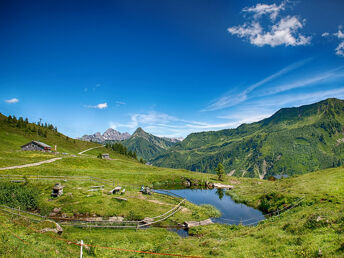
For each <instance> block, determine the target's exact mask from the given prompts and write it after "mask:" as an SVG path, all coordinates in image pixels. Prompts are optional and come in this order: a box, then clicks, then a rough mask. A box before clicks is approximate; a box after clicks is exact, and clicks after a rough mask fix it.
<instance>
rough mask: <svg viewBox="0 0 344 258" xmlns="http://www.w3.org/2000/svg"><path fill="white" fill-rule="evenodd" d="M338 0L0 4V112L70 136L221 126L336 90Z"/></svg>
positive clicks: (341, 33)
mask: <svg viewBox="0 0 344 258" xmlns="http://www.w3.org/2000/svg"><path fill="white" fill-rule="evenodd" d="M343 11H344V2H343V1H341V0H338V1H336V0H331V1H323V0H321V1H320V0H312V1H302V0H299V1H292V0H290V1H262V0H261V1H226V0H224V1H216V0H211V1H210V0H209V1H201V0H199V1H196V0H188V1H182V0H171V1H169V0H164V1H160V0H156V1H149V0H146V1H142V0H139V1H131V0H123V1H114V0H112V1H110V0H107V1H105V0H101V1H87V0H84V1H72V0H69V1H63V0H59V1H55V0H50V1H45V0H44V1H34V0H33V1H16V0H3V1H1V2H0V33H1V38H2V40H1V41H0V87H1V91H0V112H1V113H3V114H5V115H9V114H15V115H16V116H23V117H28V118H29V119H30V120H32V121H38V120H39V119H40V118H42V119H43V121H45V122H49V123H53V124H54V125H56V126H57V127H58V128H59V130H60V131H61V132H63V133H65V134H67V135H69V136H71V137H78V136H82V135H83V134H90V133H94V132H96V131H100V132H103V131H105V130H106V129H107V128H109V127H113V128H115V129H117V130H119V131H122V132H124V131H128V132H129V133H132V132H133V131H134V130H135V129H136V128H137V127H139V126H141V127H143V128H144V129H145V130H146V131H148V132H150V133H153V134H156V135H159V136H171V137H178V136H183V137H185V136H186V135H188V134H189V133H191V132H198V131H207V130H220V129H224V128H233V127H236V126H238V125H240V124H241V123H248V122H253V121H258V120H260V119H262V118H265V117H268V116H269V115H271V114H273V113H274V112H276V111H277V110H278V109H280V108H282V107H290V106H298V105H303V104H309V103H313V102H316V101H319V100H322V99H325V98H328V97H337V98H344V27H342V26H344V19H343Z"/></svg>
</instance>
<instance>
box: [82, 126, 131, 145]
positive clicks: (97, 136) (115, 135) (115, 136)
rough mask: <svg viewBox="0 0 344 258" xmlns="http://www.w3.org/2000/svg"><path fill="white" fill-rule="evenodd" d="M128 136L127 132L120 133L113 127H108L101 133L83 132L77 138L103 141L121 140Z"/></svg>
mask: <svg viewBox="0 0 344 258" xmlns="http://www.w3.org/2000/svg"><path fill="white" fill-rule="evenodd" d="M130 137H131V135H130V134H129V133H127V132H124V133H121V132H119V131H117V130H115V129H113V128H109V129H107V130H106V131H105V132H104V133H103V134H101V133H100V132H96V133H94V134H90V135H87V134H85V135H83V136H82V137H80V138H79V139H80V140H83V141H88V142H98V143H104V142H105V141H123V140H126V139H128V138H130Z"/></svg>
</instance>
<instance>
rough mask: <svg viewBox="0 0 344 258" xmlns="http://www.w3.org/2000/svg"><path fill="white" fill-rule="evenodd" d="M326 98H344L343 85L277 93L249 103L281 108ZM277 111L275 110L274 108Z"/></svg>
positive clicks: (257, 105)
mask: <svg viewBox="0 0 344 258" xmlns="http://www.w3.org/2000/svg"><path fill="white" fill-rule="evenodd" d="M327 98H339V99H343V98H344V86H342V87H339V88H336V89H329V90H321V91H315V92H310V93H299V94H289V95H283V96H281V95H277V96H276V97H271V98H266V99H264V100H259V101H254V102H252V103H251V105H253V106H255V107H257V108H259V107H264V108H269V107H274V108H278V109H279V108H282V107H291V106H293V105H295V106H296V105H297V106H300V105H305V104H311V103H314V102H317V101H321V100H324V99H327ZM276 111H277V110H276Z"/></svg>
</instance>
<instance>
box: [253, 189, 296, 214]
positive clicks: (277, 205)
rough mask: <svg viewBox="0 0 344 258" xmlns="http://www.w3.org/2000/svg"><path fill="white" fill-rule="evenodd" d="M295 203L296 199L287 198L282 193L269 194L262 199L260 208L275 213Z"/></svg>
mask: <svg viewBox="0 0 344 258" xmlns="http://www.w3.org/2000/svg"><path fill="white" fill-rule="evenodd" d="M293 201H294V198H291V197H287V196H285V195H283V194H281V193H276V192H272V193H268V194H264V195H262V196H261V197H260V204H259V206H258V208H259V209H260V210H261V211H263V212H265V213H269V212H274V211H277V210H282V209H284V208H286V207H289V206H290V205H291V204H292V203H293Z"/></svg>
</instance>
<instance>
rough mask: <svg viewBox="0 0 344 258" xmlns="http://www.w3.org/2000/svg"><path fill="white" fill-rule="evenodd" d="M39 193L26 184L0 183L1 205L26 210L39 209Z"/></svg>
mask: <svg viewBox="0 0 344 258" xmlns="http://www.w3.org/2000/svg"><path fill="white" fill-rule="evenodd" d="M38 200H39V192H38V190H37V189H35V188H31V187H29V186H27V185H25V184H15V183H9V182H0V204H3V205H7V206H10V207H13V208H18V207H20V208H21V209H24V210H33V209H37V208H38Z"/></svg>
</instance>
